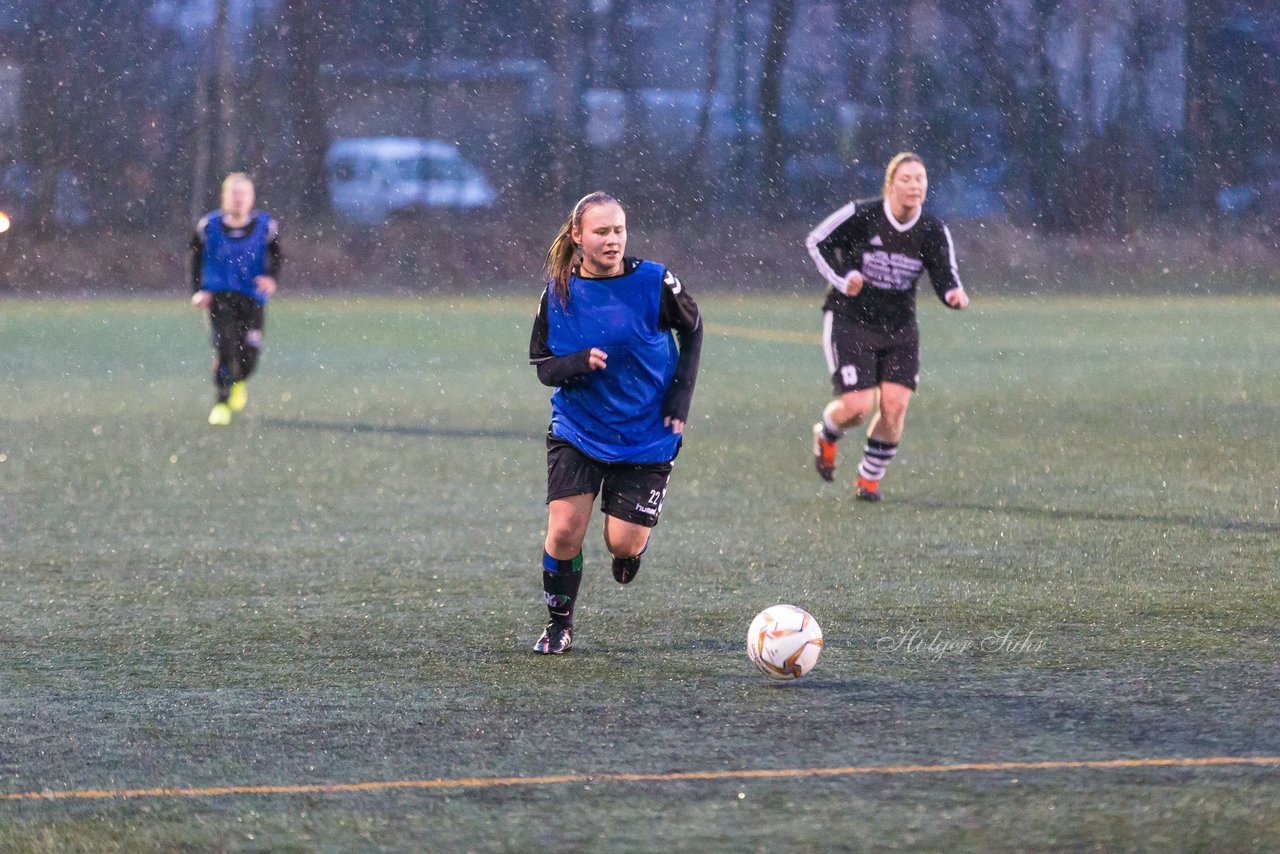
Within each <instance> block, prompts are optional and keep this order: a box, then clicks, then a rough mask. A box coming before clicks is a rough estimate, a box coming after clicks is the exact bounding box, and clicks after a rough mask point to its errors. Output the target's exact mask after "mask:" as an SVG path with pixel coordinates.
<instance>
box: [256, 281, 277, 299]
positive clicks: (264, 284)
mask: <svg viewBox="0 0 1280 854" xmlns="http://www.w3.org/2000/svg"><path fill="white" fill-rule="evenodd" d="M253 286H254V287H255V288H257V289H258V293H260V294H262V295H263V296H264V297H268V298H270V297H272V296H275V292H276V280H275V279H274V278H272V277H271V276H254V277H253Z"/></svg>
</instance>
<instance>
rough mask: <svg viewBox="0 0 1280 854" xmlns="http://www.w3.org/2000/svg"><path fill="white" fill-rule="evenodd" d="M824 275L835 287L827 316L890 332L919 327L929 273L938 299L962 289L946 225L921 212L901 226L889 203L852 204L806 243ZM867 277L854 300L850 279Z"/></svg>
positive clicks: (825, 308) (830, 292) (841, 209)
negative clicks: (920, 283)
mask: <svg viewBox="0 0 1280 854" xmlns="http://www.w3.org/2000/svg"><path fill="white" fill-rule="evenodd" d="M805 246H806V247H807V248H808V250H809V255H810V257H812V258H813V263H814V264H816V265H817V267H818V272H820V273H821V274H822V277H823V278H824V279H826V280H827V282H828V283H829V284H830V285H831V289H830V291H829V292H828V294H827V299H826V302H825V303H824V304H823V310H824V311H833V312H835V313H836V314H840V315H843V316H845V317H849V318H852V319H854V320H857V321H859V322H860V323H863V324H865V325H867V326H870V327H873V328H875V329H881V330H885V331H894V330H898V329H902V328H904V327H914V326H915V323H916V294H915V290H916V281H917V280H919V278H920V276H921V274H923V273H925V272H928V273H929V280H930V282H932V284H933V289H934V291H935V292H936V293H937V294H938V299H941V300H943V304H944V305H946V301H945V299H943V298H944V297H945V295H946V293H947V292H948V291H950V290H951V289H953V288H962V287H963V285H962V284H961V283H960V274H959V272H958V271H957V270H956V252H955V246H954V245H953V244H952V242H951V232H950V231H948V230H947V227H946V226H945V225H943V223H942V220H940V219H938V218H937V217H935V216H933V215H931V214H928V213H925V212H924V211H923V209H921V210H918V211H917V212H916V215H915V218H913V219H912V220H910V221H909V222H905V223H903V222H898V221H897V220H895V219H894V218H893V215H892V214H891V213H890V211H889V203H888V201H887V200H885V199H873V200H870V201H863V202H850V203H849V204H847V205H845V206H844V207H842V208H840V209H839V210H838V211H836V212H835V213H833V214H831V216H829V217H827V218H826V219H824V220H823V221H822V222H821V223H819V224H818V226H817V227H816V228H814V230H813V231H811V232H809V237H808V239H807V240H805ZM854 270H858V271H860V272H861V273H862V277H863V285H862V290H861V291H860V292H859V293H858V295H857V296H854V297H851V296H849V295H848V294H847V293H846V292H845V278H846V277H847V276H848V275H849V273H851V272H852V271H854Z"/></svg>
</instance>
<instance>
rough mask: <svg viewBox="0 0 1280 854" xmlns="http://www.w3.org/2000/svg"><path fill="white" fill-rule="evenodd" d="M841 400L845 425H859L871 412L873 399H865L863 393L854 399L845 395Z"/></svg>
mask: <svg viewBox="0 0 1280 854" xmlns="http://www.w3.org/2000/svg"><path fill="white" fill-rule="evenodd" d="M840 402H841V403H842V404H843V409H844V423H843V424H842V425H841V426H843V427H857V426H858V425H859V424H861V423H862V422H864V421H866V420H867V416H868V415H870V414H871V401H869V400H866V399H864V396H863V395H859V396H857V397H855V398H852V399H850V398H848V397H845V398H842V399H841V401H840Z"/></svg>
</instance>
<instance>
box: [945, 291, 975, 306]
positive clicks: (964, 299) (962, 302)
mask: <svg viewBox="0 0 1280 854" xmlns="http://www.w3.org/2000/svg"><path fill="white" fill-rule="evenodd" d="M943 299H944V300H946V303H947V305H949V306H951V307H952V308H968V307H969V295H968V294H967V293H965V292H964V288H952V289H951V290H949V291H947V293H946V296H944V297H943Z"/></svg>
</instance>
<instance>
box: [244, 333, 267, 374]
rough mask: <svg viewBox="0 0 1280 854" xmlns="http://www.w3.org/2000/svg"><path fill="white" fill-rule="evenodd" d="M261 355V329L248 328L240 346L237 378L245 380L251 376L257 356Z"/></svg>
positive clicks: (255, 365) (255, 366)
mask: <svg viewBox="0 0 1280 854" xmlns="http://www.w3.org/2000/svg"><path fill="white" fill-rule="evenodd" d="M261 355H262V330H261V329H250V330H249V332H248V334H246V335H245V336H244V342H243V343H242V344H241V346H240V376H239V377H238V379H241V380H247V379H249V377H251V376H253V372H254V370H255V369H256V368H257V367H258V357H259V356H261Z"/></svg>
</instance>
